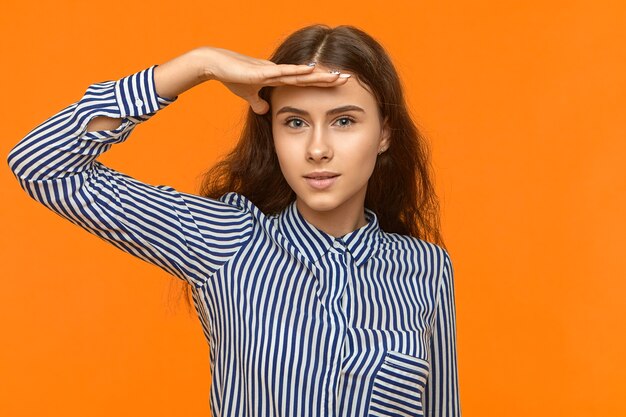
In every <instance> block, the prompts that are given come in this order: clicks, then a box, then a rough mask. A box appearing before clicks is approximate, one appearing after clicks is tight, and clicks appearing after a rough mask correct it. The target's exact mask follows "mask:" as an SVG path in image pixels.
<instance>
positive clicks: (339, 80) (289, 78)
mask: <svg viewBox="0 0 626 417" xmlns="http://www.w3.org/2000/svg"><path fill="white" fill-rule="evenodd" d="M349 77H350V74H339V73H330V72H322V71H320V72H314V73H311V74H304V75H303V74H299V75H284V76H279V77H274V78H271V79H269V80H267V81H266V82H265V83H264V85H268V86H271V87H276V86H280V85H297V86H302V87H313V86H316V87H335V86H338V85H342V84H344V83H345V82H347V81H348V79H349Z"/></svg>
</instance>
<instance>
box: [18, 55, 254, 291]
mask: <svg viewBox="0 0 626 417" xmlns="http://www.w3.org/2000/svg"><path fill="white" fill-rule="evenodd" d="M154 68H156V65H154V66H152V67H150V68H147V69H145V70H143V71H139V72H137V73H135V74H132V75H130V76H128V77H124V78H121V79H120V80H117V81H105V82H101V83H96V84H92V85H90V86H89V87H88V88H87V91H86V92H85V94H84V95H83V97H82V98H81V99H80V100H79V101H78V102H76V103H73V104H71V105H69V106H67V107H66V108H64V109H63V110H61V111H60V112H59V113H57V114H56V115H54V116H52V117H51V118H49V119H48V120H46V121H45V122H43V123H42V124H40V125H39V126H37V127H36V128H34V129H33V130H32V131H31V132H29V133H28V134H27V135H26V137H24V138H23V139H22V140H21V141H20V142H18V143H17V145H15V147H14V148H13V149H12V150H11V151H10V153H9V156H8V164H9V166H10V168H11V170H12V171H13V173H14V174H15V176H16V177H17V179H18V181H19V183H20V186H21V187H22V188H23V189H24V190H25V191H26V193H27V194H28V195H30V196H31V197H32V198H33V199H35V200H36V201H38V202H40V203H42V204H43V205H45V206H46V207H48V208H49V209H51V210H52V211H54V212H55V213H57V214H59V215H60V216H62V217H64V218H66V219H67V220H69V221H71V222H72V223H74V224H76V225H78V226H80V227H82V228H84V229H86V230H87V231H89V232H90V233H92V234H94V235H96V236H98V237H100V238H102V239H104V240H105V241H107V242H109V243H111V244H113V245H114V246H116V247H118V248H119V249H121V250H123V251H125V252H127V253H129V254H131V255H133V256H136V257H138V258H140V259H142V260H144V261H146V262H149V263H152V264H154V265H156V266H158V267H159V268H161V269H163V270H164V271H166V272H168V273H170V274H172V275H174V276H175V277H177V278H180V279H183V280H185V281H187V282H189V283H190V284H193V285H195V286H200V285H202V284H203V283H205V282H206V280H207V279H208V278H209V277H210V275H211V274H213V273H214V272H215V271H216V270H217V269H218V268H219V267H220V266H221V265H222V264H224V263H225V262H226V261H227V260H228V259H229V258H230V257H231V256H232V255H233V254H234V253H235V252H236V251H237V250H238V248H239V247H240V246H241V245H242V244H243V242H245V241H246V240H247V239H248V238H249V237H250V235H251V229H252V222H253V220H252V214H251V212H250V210H249V209H247V208H246V207H245V205H243V204H236V203H235V202H233V201H235V200H236V199H232V198H231V199H228V198H220V199H218V200H216V199H209V198H204V197H200V196H197V195H193V194H185V193H181V192H178V191H176V190H175V189H174V188H172V187H169V186H166V185H156V186H153V185H149V184H145V183H142V182H140V181H138V180H136V179H134V178H132V177H130V176H128V175H125V174H123V173H121V172H117V171H115V170H113V169H111V168H109V167H107V166H105V165H103V164H102V163H101V162H99V161H97V160H96V158H97V157H98V155H100V154H102V153H103V152H105V151H107V150H108V149H109V148H110V147H111V145H113V144H118V143H121V142H124V141H125V140H126V139H127V138H128V136H129V135H130V133H131V132H132V131H133V129H134V128H135V127H136V126H137V125H138V124H140V123H143V122H145V121H147V120H148V119H149V118H151V117H152V116H154V114H156V112H158V111H159V110H161V109H163V108H165V107H166V106H168V105H169V104H171V103H172V102H173V101H175V100H176V99H177V97H174V98H172V99H168V98H163V97H160V96H158V94H157V93H156V89H155V86H154ZM96 116H108V117H112V118H121V119H122V121H121V124H120V126H119V127H117V128H116V129H113V130H102V131H92V132H87V131H86V127H87V124H88V123H89V121H91V120H92V119H93V118H94V117H96Z"/></svg>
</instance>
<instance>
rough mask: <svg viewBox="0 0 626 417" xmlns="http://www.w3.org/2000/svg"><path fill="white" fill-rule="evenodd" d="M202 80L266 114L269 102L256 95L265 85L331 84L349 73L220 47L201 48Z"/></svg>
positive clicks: (342, 82)
mask: <svg viewBox="0 0 626 417" xmlns="http://www.w3.org/2000/svg"><path fill="white" fill-rule="evenodd" d="M197 53H199V54H201V55H202V56H203V57H204V58H203V62H205V63H206V66H205V67H204V68H205V69H204V76H205V79H206V80H217V81H220V82H221V83H222V84H224V85H225V86H226V87H227V88H228V89H229V90H230V91H232V92H233V93H235V94H236V95H238V96H239V97H241V98H243V99H244V100H246V101H247V102H248V103H250V106H251V107H252V110H253V111H254V112H255V113H257V114H264V113H267V111H268V110H269V107H270V106H269V103H267V101H265V100H263V99H261V98H260V97H259V90H261V88H263V87H265V86H280V85H296V86H302V87H310V86H316V87H335V86H339V85H342V84H344V83H345V82H346V81H347V80H348V77H349V75H348V74H340V73H338V72H329V71H322V70H318V71H316V70H315V67H314V66H309V65H285V64H281V65H277V64H275V63H273V62H271V61H268V60H264V59H257V58H252V57H249V56H246V55H242V54H239V53H237V52H233V51H229V50H226V49H221V48H212V47H202V48H198V50H197Z"/></svg>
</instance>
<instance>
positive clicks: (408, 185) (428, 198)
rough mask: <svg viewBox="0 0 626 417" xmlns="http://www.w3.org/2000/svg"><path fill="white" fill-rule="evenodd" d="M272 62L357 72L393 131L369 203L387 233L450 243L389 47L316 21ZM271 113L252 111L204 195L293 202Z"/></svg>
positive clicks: (267, 90)
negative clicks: (442, 227) (443, 231)
mask: <svg viewBox="0 0 626 417" xmlns="http://www.w3.org/2000/svg"><path fill="white" fill-rule="evenodd" d="M270 60H271V61H272V62H274V63H276V64H308V63H310V62H316V63H317V64H318V65H323V66H325V67H328V68H332V69H337V70H340V71H345V72H350V73H352V74H353V77H356V79H357V80H358V81H359V82H360V83H361V84H362V85H364V86H366V88H367V89H369V91H370V92H371V93H372V94H373V95H374V97H375V99H376V101H377V103H378V108H379V111H380V115H381V118H382V120H385V119H386V120H387V123H388V127H389V129H390V132H391V135H390V139H389V148H388V149H387V150H386V151H385V152H383V153H382V154H381V155H379V156H378V158H377V161H376V165H375V168H374V171H373V173H372V176H371V177H370V179H369V182H368V186H367V193H366V197H365V206H366V207H367V208H369V209H371V210H373V211H374V212H375V213H376V215H377V217H378V220H379V224H380V227H381V229H382V230H384V231H385V232H388V233H399V234H403V235H411V236H414V237H417V238H420V239H423V240H427V241H430V242H433V243H436V244H438V245H440V246H442V247H444V248H445V243H444V241H443V237H442V235H441V232H440V218H439V200H438V198H437V196H436V194H435V189H434V185H433V181H432V174H431V171H432V166H431V162H430V151H429V147H428V143H427V142H426V140H425V138H424V137H423V136H422V134H421V133H420V132H419V130H418V128H417V126H416V125H415V123H414V122H413V120H412V118H411V116H410V114H409V111H408V108H407V104H406V101H405V98H404V94H403V90H402V85H401V82H400V78H399V76H398V73H397V71H396V69H395V67H394V65H393V63H392V61H391V59H390V57H389V55H388V53H387V52H386V51H385V49H384V48H383V47H382V46H381V45H380V44H379V43H378V42H377V41H376V40H375V39H374V38H372V37H371V36H370V35H368V34H367V33H365V32H364V31H362V30H360V29H358V28H356V27H354V26H347V25H342V26H337V27H334V28H331V27H329V26H326V25H312V26H307V27H304V28H302V29H299V30H297V31H296V32H294V33H292V34H291V35H289V36H288V37H287V38H286V39H285V40H284V41H283V42H282V43H281V44H280V45H279V46H278V48H277V49H276V51H275V52H274V53H273V55H272V56H271V58H270ZM272 90H273V87H264V88H262V89H261V91H260V92H259V96H260V97H261V98H263V99H264V100H266V101H267V102H268V103H270V106H271V93H272ZM271 114H272V112H271V109H270V111H268V112H267V113H265V114H263V115H259V114H256V113H254V112H253V111H252V110H251V109H250V108H249V109H248V113H247V117H246V120H245V125H244V127H243V130H242V133H241V136H240V138H239V141H238V142H237V144H236V145H235V147H234V148H233V150H232V151H231V152H230V153H229V154H228V155H227V156H226V157H225V158H224V159H223V160H221V161H219V162H218V163H217V164H215V165H214V166H213V167H212V168H210V169H209V170H208V171H207V172H206V173H204V177H203V180H202V184H201V187H200V193H199V194H200V195H202V196H204V197H208V198H214V199H216V198H219V197H221V196H222V195H223V194H225V193H227V192H230V191H235V192H237V193H240V194H243V195H244V196H246V197H247V198H248V199H250V201H252V203H254V204H255V205H256V206H257V207H259V209H261V211H263V212H264V213H266V214H276V213H279V212H281V211H282V210H283V209H285V208H286V207H287V206H288V205H289V204H290V203H291V202H292V201H294V200H295V198H296V195H295V193H294V191H293V190H292V189H291V187H290V186H289V185H288V184H287V181H286V180H285V178H284V176H283V174H282V171H281V169H280V165H279V163H278V157H277V155H276V151H275V149H274V141H273V137H272V116H271ZM180 282H182V283H183V285H186V286H187V287H188V288H187V289H188V290H189V291H188V292H187V297H186V298H187V301H188V302H189V300H190V298H191V286H190V285H189V284H186V283H184V282H183V281H180Z"/></svg>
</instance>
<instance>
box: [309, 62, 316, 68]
mask: <svg viewBox="0 0 626 417" xmlns="http://www.w3.org/2000/svg"><path fill="white" fill-rule="evenodd" d="M307 66H309V67H314V66H315V62H309V63H308V64H307Z"/></svg>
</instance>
